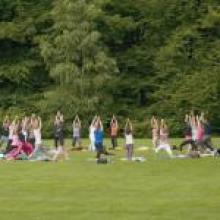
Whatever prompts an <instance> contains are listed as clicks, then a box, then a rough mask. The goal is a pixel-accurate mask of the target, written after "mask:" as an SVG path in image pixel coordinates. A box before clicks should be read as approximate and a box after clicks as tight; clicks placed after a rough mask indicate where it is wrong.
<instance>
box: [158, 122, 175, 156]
mask: <svg viewBox="0 0 220 220" xmlns="http://www.w3.org/2000/svg"><path fill="white" fill-rule="evenodd" d="M161 150H164V151H166V152H167V153H168V155H169V156H170V157H172V156H173V153H172V150H171V146H170V144H169V130H168V126H167V124H166V122H165V120H164V119H161V123H160V141H159V145H158V146H157V147H156V148H155V152H156V153H158V152H159V151H161Z"/></svg>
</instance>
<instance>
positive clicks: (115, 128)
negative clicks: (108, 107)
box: [110, 115, 118, 149]
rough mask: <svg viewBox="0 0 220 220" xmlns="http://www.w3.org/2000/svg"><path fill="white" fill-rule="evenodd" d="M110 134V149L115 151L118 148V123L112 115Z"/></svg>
mask: <svg viewBox="0 0 220 220" xmlns="http://www.w3.org/2000/svg"><path fill="white" fill-rule="evenodd" d="M110 133H111V142H112V149H115V148H116V147H117V146H118V144H117V135H118V121H117V119H116V117H115V116H114V115H113V117H112V120H111V123H110Z"/></svg>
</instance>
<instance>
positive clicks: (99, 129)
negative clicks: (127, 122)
mask: <svg viewBox="0 0 220 220" xmlns="http://www.w3.org/2000/svg"><path fill="white" fill-rule="evenodd" d="M94 136H95V148H96V151H97V156H96V158H97V159H100V157H101V154H105V151H104V146H103V139H104V131H103V124H102V121H101V119H100V117H98V119H97V122H96V129H95V131H94Z"/></svg>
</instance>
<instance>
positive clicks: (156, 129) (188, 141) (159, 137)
mask: <svg viewBox="0 0 220 220" xmlns="http://www.w3.org/2000/svg"><path fill="white" fill-rule="evenodd" d="M184 123H185V126H184V136H185V140H184V141H183V142H182V143H181V144H180V145H179V147H177V146H171V145H170V144H169V139H168V137H169V129H168V126H167V124H166V122H165V121H164V119H161V120H159V119H158V118H156V117H154V116H153V117H152V119H151V127H152V142H153V146H154V149H155V151H156V152H158V151H160V150H165V151H166V152H167V153H168V154H169V155H170V156H172V155H173V153H172V150H180V151H181V152H182V151H183V149H184V148H185V147H186V148H187V151H188V153H189V155H199V154H200V153H201V152H208V153H214V152H215V150H216V149H215V148H214V147H213V144H212V140H211V133H212V131H211V126H210V124H209V121H208V119H207V118H206V117H205V114H204V113H201V114H200V115H195V114H194V113H190V114H186V116H185V120H184Z"/></svg>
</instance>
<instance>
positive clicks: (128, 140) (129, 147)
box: [125, 119, 134, 161]
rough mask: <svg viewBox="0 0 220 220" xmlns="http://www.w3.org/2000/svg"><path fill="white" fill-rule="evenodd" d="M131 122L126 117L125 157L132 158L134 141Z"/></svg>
mask: <svg viewBox="0 0 220 220" xmlns="http://www.w3.org/2000/svg"><path fill="white" fill-rule="evenodd" d="M132 130H133V129H132V123H131V122H130V120H129V119H127V121H126V124H125V148H126V159H127V160H130V161H131V160H132V157H133V150H134V143H133V134H132Z"/></svg>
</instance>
